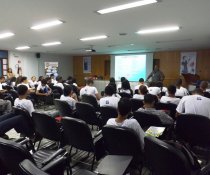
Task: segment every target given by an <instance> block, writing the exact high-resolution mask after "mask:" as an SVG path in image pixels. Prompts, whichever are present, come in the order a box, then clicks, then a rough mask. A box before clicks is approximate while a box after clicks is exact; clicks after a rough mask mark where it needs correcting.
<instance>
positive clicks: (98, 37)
mask: <svg viewBox="0 0 210 175" xmlns="http://www.w3.org/2000/svg"><path fill="white" fill-rule="evenodd" d="M105 38H107V36H106V35H101V36H93V37H87V38H81V39H80V40H81V41H90V40H97V39H105Z"/></svg>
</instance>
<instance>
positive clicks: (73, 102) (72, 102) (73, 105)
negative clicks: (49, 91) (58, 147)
mask: <svg viewBox="0 0 210 175" xmlns="http://www.w3.org/2000/svg"><path fill="white" fill-rule="evenodd" d="M60 100H63V101H66V102H67V103H68V104H69V106H70V107H71V108H72V109H73V110H74V109H76V103H77V102H76V100H74V99H73V98H72V97H69V96H64V95H61V97H60Z"/></svg>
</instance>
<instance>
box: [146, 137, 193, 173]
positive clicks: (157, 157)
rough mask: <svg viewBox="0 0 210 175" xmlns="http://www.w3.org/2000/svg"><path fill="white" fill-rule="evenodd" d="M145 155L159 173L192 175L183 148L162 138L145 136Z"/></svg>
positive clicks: (153, 168) (155, 171)
mask: <svg viewBox="0 0 210 175" xmlns="http://www.w3.org/2000/svg"><path fill="white" fill-rule="evenodd" d="M144 141H145V157H146V161H147V162H148V164H149V166H150V167H151V171H152V172H153V173H154V174H157V175H190V174H191V173H190V172H191V168H190V164H189V162H188V160H187V158H186V157H185V155H184V154H183V153H182V151H181V150H179V149H177V148H175V147H173V146H172V145H169V144H167V143H165V142H163V141H161V140H158V139H156V138H152V137H145V139H144Z"/></svg>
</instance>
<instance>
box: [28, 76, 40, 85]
mask: <svg viewBox="0 0 210 175" xmlns="http://www.w3.org/2000/svg"><path fill="white" fill-rule="evenodd" d="M28 84H29V86H30V87H31V88H35V86H36V85H38V82H37V81H36V77H35V76H32V77H31V79H30V80H29V81H28Z"/></svg>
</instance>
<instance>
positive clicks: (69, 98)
mask: <svg viewBox="0 0 210 175" xmlns="http://www.w3.org/2000/svg"><path fill="white" fill-rule="evenodd" d="M60 100H63V101H66V102H67V103H68V104H69V106H70V107H71V109H72V110H75V109H76V103H77V102H78V99H77V95H76V94H75V93H74V92H73V89H72V87H71V86H70V85H68V86H65V87H64V90H63V95H61V97H60Z"/></svg>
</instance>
